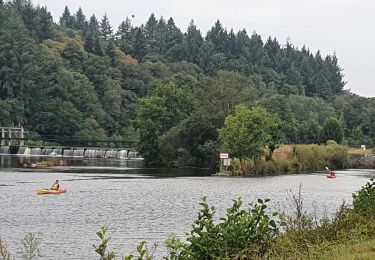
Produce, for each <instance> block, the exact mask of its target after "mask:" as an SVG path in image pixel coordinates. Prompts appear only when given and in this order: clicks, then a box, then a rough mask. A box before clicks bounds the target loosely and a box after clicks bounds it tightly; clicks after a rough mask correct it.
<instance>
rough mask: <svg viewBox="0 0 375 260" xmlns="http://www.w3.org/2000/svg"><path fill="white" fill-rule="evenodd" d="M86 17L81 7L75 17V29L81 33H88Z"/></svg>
mask: <svg viewBox="0 0 375 260" xmlns="http://www.w3.org/2000/svg"><path fill="white" fill-rule="evenodd" d="M87 26H88V24H87V21H86V16H85V15H84V13H83V11H82V8H81V7H79V8H78V10H77V12H76V13H75V15H74V28H75V29H77V30H81V31H86V29H87Z"/></svg>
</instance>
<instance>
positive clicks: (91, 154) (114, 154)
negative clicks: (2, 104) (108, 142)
mask: <svg viewBox="0 0 375 260" xmlns="http://www.w3.org/2000/svg"><path fill="white" fill-rule="evenodd" d="M0 154H16V155H25V156H56V157H81V158H111V159H123V160H131V159H142V157H141V156H140V154H139V153H138V152H137V151H135V150H133V149H129V148H127V149H126V148H120V149H110V148H98V147H26V146H20V147H14V146H13V147H10V146H0Z"/></svg>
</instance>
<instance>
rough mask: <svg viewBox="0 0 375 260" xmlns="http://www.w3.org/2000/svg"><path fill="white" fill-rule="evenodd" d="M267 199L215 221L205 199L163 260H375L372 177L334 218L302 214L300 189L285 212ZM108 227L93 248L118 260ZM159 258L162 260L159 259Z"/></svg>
mask: <svg viewBox="0 0 375 260" xmlns="http://www.w3.org/2000/svg"><path fill="white" fill-rule="evenodd" d="M269 201H270V200H269V199H264V200H262V199H258V200H257V201H256V202H255V203H250V204H249V205H248V206H247V207H244V205H243V201H242V200H241V199H240V198H238V199H235V200H233V205H232V206H231V207H230V208H228V209H227V211H226V215H225V216H223V217H221V218H220V219H219V221H217V217H216V216H215V208H214V207H212V206H210V205H209V204H208V202H207V200H206V198H203V199H202V201H201V203H200V205H201V209H200V211H199V212H198V217H197V219H196V220H195V221H194V223H193V225H192V229H191V231H190V232H189V233H187V234H186V240H185V241H183V240H180V239H178V238H176V237H171V238H169V239H168V240H167V241H166V242H165V244H164V245H165V247H166V249H167V252H168V254H167V255H166V256H164V257H163V259H170V260H177V259H374V257H375V180H374V179H371V180H370V181H369V182H368V183H367V184H366V185H365V186H364V187H362V188H361V190H359V191H358V192H356V193H355V194H353V206H348V205H345V204H344V203H343V204H342V205H341V207H340V208H339V209H338V210H337V212H336V214H335V215H334V216H333V217H329V216H324V217H323V218H316V217H312V216H311V214H308V213H307V212H306V211H305V210H304V205H303V198H302V195H301V186H300V189H299V192H298V193H297V194H294V193H291V197H290V202H291V203H290V206H291V209H292V211H290V212H287V213H285V212H284V213H281V212H273V213H272V212H270V211H269V210H268V209H267V204H268V203H269ZM107 232H108V229H107V228H106V227H104V226H103V227H102V229H101V230H100V231H99V232H98V233H97V235H98V237H99V238H100V243H99V244H98V245H94V248H95V252H96V253H97V254H98V255H100V259H101V260H114V259H118V257H116V253H115V252H112V251H110V250H109V249H108V248H109V241H110V237H109V236H108V234H107ZM38 244H39V241H38V239H37V238H35V236H34V235H32V234H28V235H27V236H26V237H25V239H24V240H23V246H24V255H23V259H27V260H32V259H38V258H39V248H38ZM156 249H157V245H154V246H152V247H147V244H146V242H145V241H142V242H141V243H140V244H139V245H138V246H137V248H136V252H137V253H136V255H133V254H131V255H128V256H125V257H124V258H123V259H124V260H131V259H139V260H141V259H144V260H151V259H157V258H158V257H156V256H155V251H156ZM0 256H2V258H3V259H6V260H11V259H14V258H12V255H11V253H10V252H9V251H8V250H7V248H6V246H5V243H4V241H1V240H0ZM159 258H160V256H159Z"/></svg>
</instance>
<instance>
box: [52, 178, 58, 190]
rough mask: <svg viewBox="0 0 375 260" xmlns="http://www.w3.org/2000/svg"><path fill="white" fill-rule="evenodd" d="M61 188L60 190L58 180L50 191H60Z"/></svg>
mask: <svg viewBox="0 0 375 260" xmlns="http://www.w3.org/2000/svg"><path fill="white" fill-rule="evenodd" d="M59 188H60V184H59V180H56V181H55V183H54V184H53V185H52V187H51V188H50V190H59Z"/></svg>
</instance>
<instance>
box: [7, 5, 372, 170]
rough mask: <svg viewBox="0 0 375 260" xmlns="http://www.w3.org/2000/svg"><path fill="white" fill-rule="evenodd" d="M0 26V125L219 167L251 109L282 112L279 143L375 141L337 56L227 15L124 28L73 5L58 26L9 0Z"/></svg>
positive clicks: (364, 106) (41, 10) (363, 104)
mask: <svg viewBox="0 0 375 260" xmlns="http://www.w3.org/2000/svg"><path fill="white" fill-rule="evenodd" d="M0 21H1V23H0V111H1V113H0V125H4V126H5V125H12V124H14V125H18V124H21V125H24V126H26V127H27V129H28V131H29V133H30V134H33V135H36V136H37V135H45V134H49V135H51V134H52V135H61V136H71V137H77V138H86V139H87V138H98V139H100V138H106V137H110V138H113V139H116V138H118V139H121V138H127V139H133V140H136V141H137V143H138V150H139V151H140V152H141V153H142V155H143V156H144V157H145V159H146V160H147V161H148V162H150V163H152V162H153V163H161V164H169V165H193V166H209V165H212V164H213V163H214V162H215V161H216V160H217V153H218V151H219V150H220V148H221V147H222V144H223V142H224V141H223V140H221V139H220V138H219V131H218V130H219V129H222V128H223V127H224V124H225V119H226V118H227V117H228V116H234V115H235V111H236V107H237V106H238V105H241V104H242V105H244V106H245V107H247V108H248V109H251V111H253V109H254V111H258V112H259V113H261V114H262V113H263V114H264V115H266V116H267V118H268V113H269V114H271V115H270V116H269V118H276V119H275V120H276V121H277V122H278V125H279V126H280V127H279V128H278V129H280V131H278V132H277V136H278V138H277V141H278V142H282V143H321V142H325V141H326V139H327V138H330V139H331V137H332V136H329V135H330V134H331V132H332V131H328V132H327V131H323V130H324V127H325V125H326V124H328V121H330V122H331V123H332V122H333V121H334V123H333V124H334V125H335V127H334V129H341V131H342V134H339V135H338V136H339V137H334V139H337V140H336V141H337V142H339V143H340V142H344V143H346V144H349V145H360V144H366V145H368V146H373V144H374V143H373V137H374V135H375V122H374V119H373V118H375V117H374V114H375V102H374V100H373V99H370V98H364V97H360V96H357V95H355V94H353V93H350V91H347V90H344V86H345V81H344V80H343V76H344V75H343V72H342V68H341V67H340V66H339V62H338V58H337V57H336V55H335V53H333V54H332V55H327V56H325V57H323V56H322V55H321V54H320V52H319V51H318V52H317V53H312V52H311V51H310V50H309V49H308V48H307V47H305V46H303V47H302V48H301V49H299V48H298V47H296V46H294V45H293V44H292V43H291V42H290V41H287V42H286V43H285V44H284V45H283V44H280V43H279V42H278V41H277V39H275V38H271V37H269V38H267V39H266V40H263V39H262V38H261V36H260V35H259V34H257V33H255V32H253V33H251V34H248V33H247V32H246V30H240V31H238V32H235V31H234V30H232V29H231V30H227V29H226V28H225V27H223V25H222V24H221V23H220V21H217V22H216V23H215V24H214V25H213V26H212V28H211V29H210V30H209V31H208V32H207V33H206V35H203V34H202V33H201V32H200V30H199V29H198V27H197V26H196V25H195V24H194V22H193V21H191V22H190V24H189V25H188V27H187V29H186V31H185V32H183V31H181V29H180V28H178V27H177V26H176V24H175V22H174V20H173V19H172V18H169V19H168V20H166V19H164V18H163V17H160V18H156V17H155V15H154V14H151V16H150V17H149V19H148V20H147V21H146V22H145V23H144V24H142V25H140V26H136V25H133V24H132V22H131V18H125V20H124V21H123V22H121V24H120V25H119V26H118V27H117V28H116V29H115V28H114V27H113V26H112V25H111V23H110V21H109V18H108V17H107V15H104V16H103V17H102V18H101V19H98V18H97V17H96V16H95V15H92V16H90V17H87V16H86V15H85V14H84V12H83V10H82V9H81V8H79V9H78V10H77V11H75V12H71V11H70V10H69V8H68V7H65V8H64V10H63V12H62V14H61V17H60V19H59V22H58V23H55V22H54V21H53V19H52V16H51V14H50V12H49V11H48V9H47V8H46V7H40V6H36V5H34V4H33V3H32V1H30V0H12V1H5V2H4V1H3V0H0ZM262 109H264V110H265V111H263V110H262ZM276 121H275V122H276ZM325 129H327V127H325ZM338 132H339V133H340V130H338ZM327 135H328V136H327ZM271 139H272V138H271Z"/></svg>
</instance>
